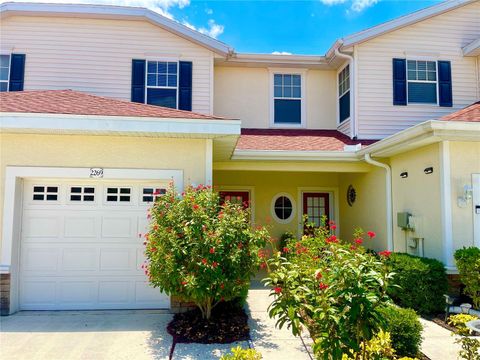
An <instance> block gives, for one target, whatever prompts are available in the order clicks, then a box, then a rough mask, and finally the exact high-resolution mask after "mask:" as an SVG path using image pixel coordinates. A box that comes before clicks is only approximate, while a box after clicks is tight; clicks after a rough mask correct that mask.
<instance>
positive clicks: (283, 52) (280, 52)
mask: <svg viewBox="0 0 480 360" xmlns="http://www.w3.org/2000/svg"><path fill="white" fill-rule="evenodd" d="M272 54H273V55H292V53H291V52H288V51H274V52H272Z"/></svg>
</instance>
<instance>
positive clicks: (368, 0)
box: [320, 0, 380, 12]
mask: <svg viewBox="0 0 480 360" xmlns="http://www.w3.org/2000/svg"><path fill="white" fill-rule="evenodd" d="M347 1H348V2H351V6H350V9H351V10H352V11H355V12H361V11H363V10H364V9H366V8H368V7H370V6H373V5H375V4H376V3H378V2H379V1H380V0H320V2H321V3H322V4H325V5H328V6H333V5H339V4H344V3H346V2H347Z"/></svg>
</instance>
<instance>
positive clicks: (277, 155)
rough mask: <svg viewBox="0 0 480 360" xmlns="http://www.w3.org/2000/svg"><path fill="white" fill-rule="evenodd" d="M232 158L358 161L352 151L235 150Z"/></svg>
mask: <svg viewBox="0 0 480 360" xmlns="http://www.w3.org/2000/svg"><path fill="white" fill-rule="evenodd" d="M232 160H280V161H285V160H296V161H319V160H321V161H347V162H352V161H360V158H359V157H358V156H357V155H356V153H355V152H354V151H285V150H235V152H234V153H233V156H232Z"/></svg>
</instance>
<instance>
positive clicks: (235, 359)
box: [220, 346, 262, 360]
mask: <svg viewBox="0 0 480 360" xmlns="http://www.w3.org/2000/svg"><path fill="white" fill-rule="evenodd" d="M230 351H231V354H225V355H223V356H222V357H221V358H220V360H260V359H261V358H262V355H261V354H260V353H259V352H258V351H257V350H255V349H242V348H241V347H240V346H237V347H234V348H231V350H230Z"/></svg>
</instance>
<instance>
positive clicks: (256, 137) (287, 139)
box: [235, 129, 375, 151]
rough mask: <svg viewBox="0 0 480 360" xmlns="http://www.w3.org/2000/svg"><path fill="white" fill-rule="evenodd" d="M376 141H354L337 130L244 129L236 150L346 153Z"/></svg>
mask: <svg viewBox="0 0 480 360" xmlns="http://www.w3.org/2000/svg"><path fill="white" fill-rule="evenodd" d="M374 142H375V140H361V141H360V140H352V139H350V138H349V137H348V136H346V135H344V134H342V133H341V132H340V131H337V130H297V129H242V133H241V136H240V139H239V140H238V143H237V147H236V148H235V150H236V151H237V150H240V151H242V150H243V151H344V150H345V146H354V145H358V144H362V145H369V144H372V143H374Z"/></svg>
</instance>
